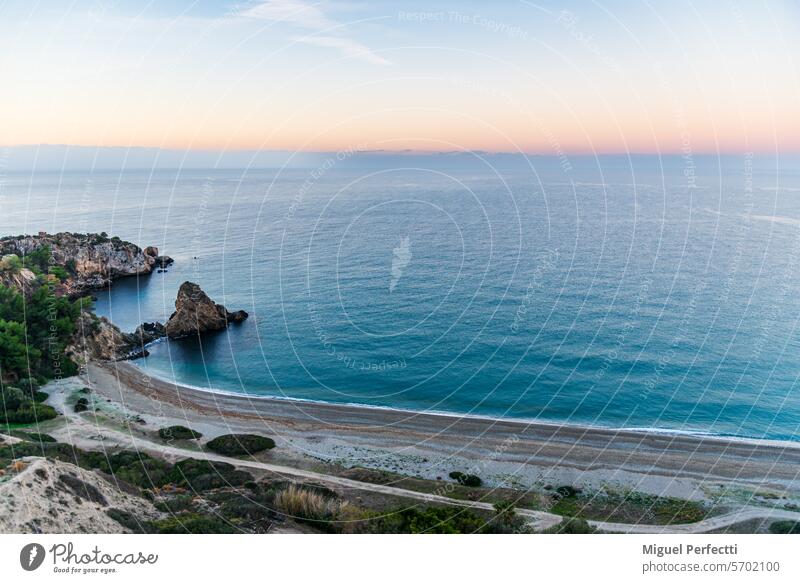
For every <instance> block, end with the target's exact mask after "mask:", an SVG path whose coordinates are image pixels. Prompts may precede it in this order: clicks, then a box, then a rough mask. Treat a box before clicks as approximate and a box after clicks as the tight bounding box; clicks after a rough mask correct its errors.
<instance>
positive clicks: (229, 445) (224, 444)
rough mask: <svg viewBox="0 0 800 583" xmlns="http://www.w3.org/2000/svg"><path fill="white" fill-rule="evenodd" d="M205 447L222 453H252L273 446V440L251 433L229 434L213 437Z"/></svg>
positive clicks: (232, 454)
mask: <svg viewBox="0 0 800 583" xmlns="http://www.w3.org/2000/svg"><path fill="white" fill-rule="evenodd" d="M206 447H207V448H208V449H210V450H211V451H213V452H216V453H220V454H223V455H231V456H234V455H252V454H254V453H258V452H261V451H266V450H268V449H272V448H273V447H275V442H274V441H273V440H272V439H270V438H269V437H264V436H262V435H251V434H246V433H245V434H236V433H233V434H230V435H220V436H219V437H215V438H214V439H212V440H211V441H209V442H208V443H206Z"/></svg>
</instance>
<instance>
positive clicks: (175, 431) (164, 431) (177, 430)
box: [158, 425, 203, 441]
mask: <svg viewBox="0 0 800 583" xmlns="http://www.w3.org/2000/svg"><path fill="white" fill-rule="evenodd" d="M158 436H159V437H160V438H161V439H164V440H166V441H174V440H182V439H200V438H201V437H203V434H202V433H200V432H199V431H195V430H193V429H189V428H188V427H184V426H182V425H172V426H171V427H163V428H161V429H159V430H158Z"/></svg>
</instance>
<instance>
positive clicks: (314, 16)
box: [241, 0, 390, 65]
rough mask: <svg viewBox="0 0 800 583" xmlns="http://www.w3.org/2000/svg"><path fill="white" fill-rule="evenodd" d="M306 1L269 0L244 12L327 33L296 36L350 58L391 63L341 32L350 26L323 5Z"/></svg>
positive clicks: (262, 18)
mask: <svg viewBox="0 0 800 583" xmlns="http://www.w3.org/2000/svg"><path fill="white" fill-rule="evenodd" d="M319 6H320V5H319V4H309V3H308V2H305V1H303V0H267V1H265V2H261V3H259V4H257V5H255V6H253V7H251V8H249V9H247V10H245V11H243V12H242V13H241V15H242V16H244V17H245V18H254V19H258V20H268V21H271V22H282V23H286V24H289V25H292V26H294V27H297V28H303V29H306V30H310V31H313V32H315V33H323V32H324V33H325V34H324V35H317V34H314V35H308V36H300V37H295V38H293V39H292V40H294V41H295V42H300V43H304V44H307V45H312V46H316V47H322V48H330V49H335V50H337V51H338V52H340V53H341V54H343V55H345V56H346V57H351V58H354V59H361V60H363V61H365V62H367V63H371V64H373V65H388V64H390V62H389V61H388V60H386V59H384V58H383V57H381V56H380V55H377V54H375V53H374V52H373V51H372V50H371V49H370V48H369V47H368V46H366V45H364V44H363V43H361V42H359V41H357V40H355V39H353V38H350V37H349V36H347V35H345V34H337V31H346V30H347V26H346V25H344V24H340V23H338V22H336V21H334V20H332V19H330V18H329V17H328V16H327V15H326V14H325V12H323V11H322V9H321V8H320V7H319Z"/></svg>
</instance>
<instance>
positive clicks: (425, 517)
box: [364, 507, 498, 534]
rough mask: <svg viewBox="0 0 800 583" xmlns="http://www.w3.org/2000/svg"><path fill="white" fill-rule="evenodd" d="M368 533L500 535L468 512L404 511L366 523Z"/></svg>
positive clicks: (483, 520)
mask: <svg viewBox="0 0 800 583" xmlns="http://www.w3.org/2000/svg"><path fill="white" fill-rule="evenodd" d="M364 528H365V529H366V531H367V532H373V533H385V534H425V533H429V534H471V533H486V534H490V533H494V532H498V529H497V526H496V525H495V524H494V521H493V520H488V519H486V518H484V517H482V516H480V515H478V514H477V513H475V512H474V511H472V510H467V509H465V508H454V507H447V508H435V507H434V508H426V509H425V510H417V509H416V508H404V509H402V510H400V511H398V512H390V513H387V514H384V515H381V516H377V517H374V518H372V519H371V520H368V521H365V523H364Z"/></svg>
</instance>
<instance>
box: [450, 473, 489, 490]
mask: <svg viewBox="0 0 800 583" xmlns="http://www.w3.org/2000/svg"><path fill="white" fill-rule="evenodd" d="M449 475H450V478H451V479H452V480H455V481H456V482H458V483H459V484H461V485H462V486H469V487H470V488H478V487H480V486H481V484H483V480H481V479H480V478H479V477H478V476H475V475H473V474H465V473H463V472H450V474H449Z"/></svg>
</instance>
